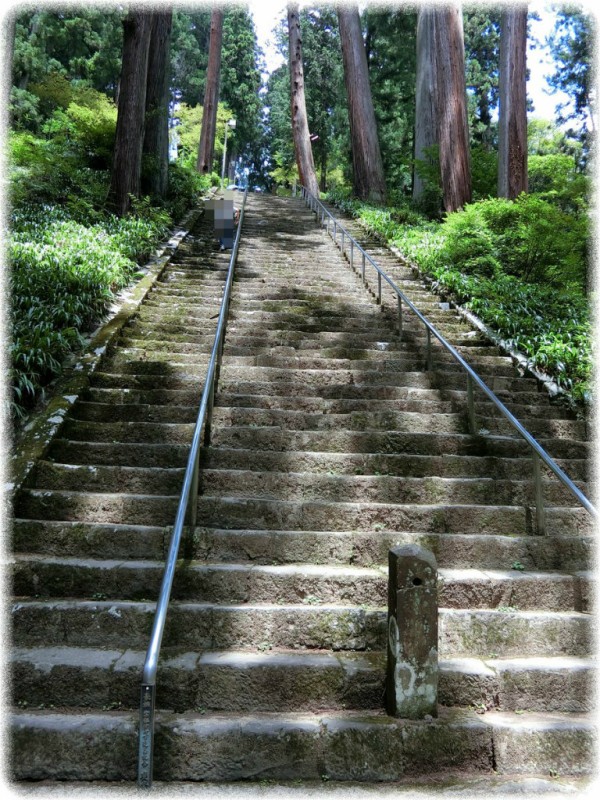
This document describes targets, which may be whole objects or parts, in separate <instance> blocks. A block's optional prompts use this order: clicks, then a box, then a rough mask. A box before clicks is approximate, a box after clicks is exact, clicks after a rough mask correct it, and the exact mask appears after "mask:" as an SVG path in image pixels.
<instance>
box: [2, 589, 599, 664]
mask: <svg viewBox="0 0 600 800" xmlns="http://www.w3.org/2000/svg"><path fill="white" fill-rule="evenodd" d="M91 588H93V587H91ZM88 592H89V593H90V594H93V593H95V594H97V595H100V594H101V593H99V592H92V591H90V587H88ZM154 609H155V601H154V600H153V601H152V602H150V601H147V600H144V601H133V600H131V601H126V600H122V599H120V600H106V599H101V597H100V596H98V597H97V598H95V599H89V600H82V599H78V600H75V599H60V598H56V599H49V600H36V599H33V600H31V599H27V598H23V599H20V598H18V597H17V599H16V601H15V603H14V605H13V607H12V610H11V623H12V633H13V643H14V646H19V647H39V646H40V645H43V646H46V645H48V644H51V643H53V644H56V645H60V646H70V647H101V648H109V649H110V648H124V649H125V648H132V649H138V650H145V649H146V648H147V646H148V641H149V636H150V631H151V628H152V620H153V615H154ZM594 637H595V628H594V619H593V617H592V615H590V614H587V613H583V612H578V611H520V610H516V611H515V610H513V611H509V610H506V609H504V608H502V609H478V610H471V609H455V608H453V609H445V608H441V609H440V613H439V637H438V645H439V655H440V658H441V659H446V658H483V659H490V658H492V659H495V658H524V657H546V656H548V657H558V656H560V657H563V656H575V657H588V656H589V655H590V654H591V653H592V652H594V647H595V645H594ZM386 642H387V606H386V608H373V607H369V606H364V607H360V606H355V605H346V606H344V605H340V604H335V605H329V606H326V605H318V606H316V605H312V604H310V603H301V604H298V605H285V604H279V603H271V604H267V603H265V604H252V603H244V604H242V605H224V604H211V603H202V602H191V601H178V600H175V601H173V602H172V604H171V605H170V607H169V615H168V619H167V625H166V628H165V633H164V639H163V647H165V648H170V647H171V648H176V649H178V651H179V652H181V651H185V650H193V651H196V652H200V651H202V652H204V651H206V650H239V649H244V650H253V651H257V650H259V651H261V650H264V649H269V648H285V649H293V650H304V649H317V650H334V651H337V650H357V651H365V650H366V651H369V650H382V649H384V648H385V647H386Z"/></svg>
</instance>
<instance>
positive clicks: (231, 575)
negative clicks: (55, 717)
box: [13, 555, 589, 611]
mask: <svg viewBox="0 0 600 800" xmlns="http://www.w3.org/2000/svg"><path fill="white" fill-rule="evenodd" d="M162 571H163V565H162V563H160V562H155V561H148V560H142V561H127V562H125V561H118V560H109V559H106V558H105V559H102V560H100V559H98V560H96V559H81V558H55V557H45V558H43V559H42V558H39V557H37V556H28V555H19V556H17V557H16V558H15V561H14V569H13V583H14V587H15V589H14V590H15V593H16V594H18V595H22V596H26V595H28V594H34V593H36V592H37V593H40V594H43V595H47V596H51V597H57V596H58V597H92V595H98V594H101V595H104V596H105V597H112V598H115V599H118V598H122V599H142V598H148V597H151V596H156V594H157V593H158V589H159V586H160V580H161V578H162ZM387 582H388V581H387V566H383V565H382V566H374V567H369V568H367V567H356V566H351V567H348V566H342V565H340V566H334V565H330V564H326V565H315V564H284V565H275V566H272V565H249V564H210V563H209V564H202V563H197V562H188V563H186V564H185V565H184V564H180V565H179V568H178V570H177V574H176V579H175V582H174V585H173V590H172V597H173V598H174V599H196V600H198V599H201V600H204V601H206V602H214V603H250V602H252V603H268V602H271V601H273V600H275V599H277V601H278V602H282V603H286V604H294V603H299V602H301V603H309V604H313V605H322V604H328V603H338V604H347V603H349V602H351V603H355V604H357V605H361V604H362V605H371V606H372V605H375V606H380V605H384V604H385V603H386V600H387V590H388V589H387ZM91 590H93V591H91ZM588 596H589V581H588V579H587V573H584V572H581V573H577V574H573V575H569V574H561V573H539V572H516V573H515V571H511V570H485V571H484V570H476V569H463V570H456V569H455V570H452V569H446V568H442V569H440V570H439V585H438V602H439V604H440V606H443V607H444V608H470V609H474V608H507V609H511V610H528V609H536V610H547V611H571V610H575V611H587V610H588V607H587V602H586V599H587V597H588ZM584 606H585V607H584Z"/></svg>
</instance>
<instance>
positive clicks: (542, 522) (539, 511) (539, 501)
mask: <svg viewBox="0 0 600 800" xmlns="http://www.w3.org/2000/svg"><path fill="white" fill-rule="evenodd" d="M532 455H533V482H534V491H535V521H536V532H537V534H538V536H545V535H546V509H545V507H544V492H543V487H542V465H541V464H540V457H539V456H538V454H537V453H536V451H535V450H532Z"/></svg>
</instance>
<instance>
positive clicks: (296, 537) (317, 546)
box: [48, 523, 594, 604]
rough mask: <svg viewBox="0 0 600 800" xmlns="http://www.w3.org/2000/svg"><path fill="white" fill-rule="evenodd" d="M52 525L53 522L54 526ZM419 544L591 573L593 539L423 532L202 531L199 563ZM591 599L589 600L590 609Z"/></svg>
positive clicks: (330, 560) (451, 558)
mask: <svg viewBox="0 0 600 800" xmlns="http://www.w3.org/2000/svg"><path fill="white" fill-rule="evenodd" d="M48 524H51V523H48ZM407 544H417V545H420V546H421V547H424V548H426V549H428V550H431V551H432V552H433V553H434V555H435V557H436V559H437V563H438V566H440V567H446V568H459V569H460V568H472V566H473V565H474V564H477V565H478V568H479V569H492V570H507V569H509V568H512V569H515V570H527V571H531V570H533V571H536V570H539V571H542V572H543V571H565V572H579V571H582V570H588V569H589V568H590V564H591V563H592V552H593V546H594V538H593V536H585V537H583V536H558V535H557V536H552V537H548V536H515V535H509V536H506V535H501V534H488V533H473V534H469V535H466V534H461V533H458V534H451V533H422V532H419V531H412V532H410V531H388V532H386V531H379V530H377V531H373V530H367V531H362V530H353V531H294V530H292V531H279V530H268V531H265V530H252V529H242V530H231V529H224V528H208V527H203V528H197V529H196V532H195V536H194V548H195V549H194V555H195V557H196V558H199V559H206V560H212V561H214V560H218V561H220V562H230V563H237V564H243V563H247V562H250V563H252V564H271V565H272V564H293V563H300V562H305V563H311V564H342V565H343V564H352V565H355V566H372V565H373V564H385V563H386V562H387V558H388V553H389V550H390V548H392V547H394V546H396V545H407ZM588 603H589V599H586V604H588Z"/></svg>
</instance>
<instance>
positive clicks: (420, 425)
mask: <svg viewBox="0 0 600 800" xmlns="http://www.w3.org/2000/svg"><path fill="white" fill-rule="evenodd" d="M365 406H366V404H365ZM214 419H215V424H219V425H223V426H227V425H234V426H238V425H257V426H260V427H265V426H270V425H271V426H275V427H282V428H286V429H287V430H326V429H330V428H336V429H337V430H340V429H346V430H390V431H408V430H412V431H430V432H440V433H454V432H458V433H467V432H468V428H469V426H468V420H467V417H466V412H462V413H461V412H457V411H454V410H452V411H444V406H438V407H436V406H435V405H434V406H433V407H431V406H430V407H429V408H428V409H423V410H422V411H421V410H414V411H403V410H400V409H397V408H392V407H390V404H388V407H387V408H385V409H378V408H372V407H371V408H368V407H364V408H363V409H361V410H345V409H344V410H342V411H341V413H340V412H337V411H335V410H334V409H323V411H321V413H310V412H309V411H307V410H304V409H302V410H290V409H285V410H283V409H278V408H269V409H263V408H255V407H254V408H239V407H232V408H227V407H224V403H223V400H222V399H221V398H219V401H218V408H216V409H215V416H214ZM173 421H174V420H173ZM477 426H478V427H477V430H478V431H479V432H480V433H482V434H483V435H485V434H486V433H490V432H494V433H505V434H506V435H517V434H516V432H515V429H514V428H513V427H512V425H511V424H510V423H509V422H508V420H506V419H505V418H503V417H502V416H500V415H498V416H496V417H478V418H477ZM526 429H527V430H528V431H529V433H531V435H532V436H534V437H537V438H540V439H543V438H546V439H547V438H552V439H554V438H570V439H571V440H574V441H585V440H586V431H585V425H584V423H580V422H576V421H573V420H537V419H532V420H528V421H527V425H526Z"/></svg>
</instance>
